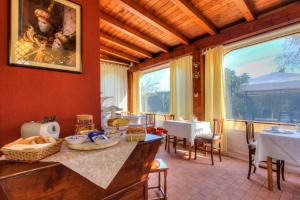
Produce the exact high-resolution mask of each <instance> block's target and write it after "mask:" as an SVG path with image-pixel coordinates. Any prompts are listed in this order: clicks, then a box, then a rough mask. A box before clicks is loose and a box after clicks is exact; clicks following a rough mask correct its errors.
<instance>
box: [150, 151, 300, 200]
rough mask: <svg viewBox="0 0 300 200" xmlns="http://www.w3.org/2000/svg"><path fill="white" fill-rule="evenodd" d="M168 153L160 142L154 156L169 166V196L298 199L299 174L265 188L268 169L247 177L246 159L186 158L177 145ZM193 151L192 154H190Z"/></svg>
mask: <svg viewBox="0 0 300 200" xmlns="http://www.w3.org/2000/svg"><path fill="white" fill-rule="evenodd" d="M171 150H172V152H171V153H170V154H169V153H167V152H166V151H165V150H164V148H163V146H162V147H161V148H160V151H159V153H158V155H157V157H159V158H162V159H163V160H164V161H165V162H166V164H167V165H168V167H169V171H168V177H167V179H168V181H167V183H168V200H210V199H212V200H239V199H240V200H241V199H244V200H252V199H256V200H279V199H280V200H289V199H290V200H300V175H297V174H290V173H286V181H282V182H281V183H282V191H279V190H278V189H277V188H276V182H275V180H276V179H274V191H272V192H270V191H269V190H268V189H267V173H266V170H264V169H257V171H256V173H255V174H251V180H248V179H247V172H248V163H247V162H244V161H241V160H237V159H233V158H229V157H223V162H219V160H218V159H217V156H216V160H215V165H214V166H212V165H211V162H210V155H209V154H208V156H207V157H205V156H204V155H203V154H201V153H199V154H198V156H197V160H187V155H188V153H187V151H186V150H183V149H179V151H178V153H177V154H174V151H173V149H171ZM193 156H194V155H193V154H192V157H193ZM149 184H151V185H154V184H157V175H156V174H151V175H150V176H149ZM156 195H157V193H156V192H155V191H150V192H149V199H151V198H152V197H155V196H156Z"/></svg>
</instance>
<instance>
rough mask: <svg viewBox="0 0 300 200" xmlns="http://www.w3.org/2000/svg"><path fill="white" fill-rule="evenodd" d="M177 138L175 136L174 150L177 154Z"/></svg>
mask: <svg viewBox="0 0 300 200" xmlns="http://www.w3.org/2000/svg"><path fill="white" fill-rule="evenodd" d="M176 146H177V137H176V136H174V150H175V154H176V153H177V147H176Z"/></svg>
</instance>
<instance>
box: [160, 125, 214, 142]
mask: <svg viewBox="0 0 300 200" xmlns="http://www.w3.org/2000/svg"><path fill="white" fill-rule="evenodd" d="M156 127H163V128H164V129H167V130H168V134H170V135H174V136H177V137H180V138H186V139H187V141H188V142H190V144H191V145H194V139H195V137H196V136H199V135H204V134H211V128H210V123H209V122H204V121H198V122H192V121H177V120H176V121H175V120H174V121H173V120H167V121H156Z"/></svg>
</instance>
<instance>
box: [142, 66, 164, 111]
mask: <svg viewBox="0 0 300 200" xmlns="http://www.w3.org/2000/svg"><path fill="white" fill-rule="evenodd" d="M140 87H141V111H142V112H151V113H169V110H170V68H165V69H161V70H157V71H154V72H150V73H147V74H144V76H143V78H142V79H141V83H140Z"/></svg>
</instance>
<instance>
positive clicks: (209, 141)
mask: <svg viewBox="0 0 300 200" xmlns="http://www.w3.org/2000/svg"><path fill="white" fill-rule="evenodd" d="M223 123H224V119H214V125H213V134H212V135H207V136H205V135H204V136H198V137H196V138H195V141H194V145H195V146H194V147H195V160H196V159H197V150H201V151H204V152H205V156H206V155H207V148H208V147H209V148H210V154H211V164H212V165H214V153H213V152H214V150H217V151H218V153H219V159H220V162H222V155H221V144H222V136H223V133H224V132H223V131H224V130H223ZM199 145H200V146H199Z"/></svg>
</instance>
